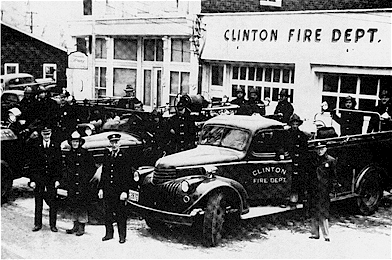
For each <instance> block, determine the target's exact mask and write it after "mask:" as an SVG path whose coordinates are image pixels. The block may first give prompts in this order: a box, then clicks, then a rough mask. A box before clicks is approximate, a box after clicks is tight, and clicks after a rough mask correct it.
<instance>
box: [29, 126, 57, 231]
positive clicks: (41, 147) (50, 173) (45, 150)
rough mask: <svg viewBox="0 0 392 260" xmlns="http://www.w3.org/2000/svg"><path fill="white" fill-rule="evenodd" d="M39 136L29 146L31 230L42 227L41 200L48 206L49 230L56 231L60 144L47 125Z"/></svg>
mask: <svg viewBox="0 0 392 260" xmlns="http://www.w3.org/2000/svg"><path fill="white" fill-rule="evenodd" d="M40 132H41V137H40V138H38V140H36V141H35V142H34V143H33V144H32V145H31V147H30V153H29V154H30V155H31V158H30V161H31V170H30V174H31V176H30V187H31V188H33V189H34V197H35V217H34V228H33V231H34V232H35V231H38V230H40V229H41V228H42V208H43V200H44V199H45V201H46V203H47V204H48V206H49V208H50V209H49V224H50V230H51V231H53V232H57V231H58V230H57V228H56V220H57V205H56V196H57V191H56V189H57V187H58V186H59V185H60V180H61V178H62V174H61V173H62V170H63V169H62V166H61V165H62V163H61V150H60V145H59V144H58V143H56V142H55V141H54V140H53V138H51V136H52V130H51V128H50V127H49V126H45V127H43V128H42V129H41V131H40Z"/></svg>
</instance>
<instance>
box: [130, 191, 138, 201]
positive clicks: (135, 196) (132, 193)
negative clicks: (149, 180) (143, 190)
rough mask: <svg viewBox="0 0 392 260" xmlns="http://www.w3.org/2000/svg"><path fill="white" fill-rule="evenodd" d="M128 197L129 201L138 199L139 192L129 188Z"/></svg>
mask: <svg viewBox="0 0 392 260" xmlns="http://www.w3.org/2000/svg"><path fill="white" fill-rule="evenodd" d="M128 199H129V200H131V201H136V202H138V201H139V192H138V191H133V190H129V194H128Z"/></svg>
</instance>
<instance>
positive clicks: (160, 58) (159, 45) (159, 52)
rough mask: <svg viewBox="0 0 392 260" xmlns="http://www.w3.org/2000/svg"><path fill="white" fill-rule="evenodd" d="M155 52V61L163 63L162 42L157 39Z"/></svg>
mask: <svg viewBox="0 0 392 260" xmlns="http://www.w3.org/2000/svg"><path fill="white" fill-rule="evenodd" d="M156 45H157V46H156V47H157V48H156V50H157V59H156V60H157V61H163V40H162V39H157V40H156Z"/></svg>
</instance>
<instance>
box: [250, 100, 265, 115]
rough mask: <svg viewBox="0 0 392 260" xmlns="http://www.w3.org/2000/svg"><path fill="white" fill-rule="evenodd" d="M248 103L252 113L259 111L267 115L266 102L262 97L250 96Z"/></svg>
mask: <svg viewBox="0 0 392 260" xmlns="http://www.w3.org/2000/svg"><path fill="white" fill-rule="evenodd" d="M248 105H249V107H250V110H251V113H252V114H253V113H258V114H260V115H262V116H264V115H265V104H264V102H263V101H261V100H260V99H252V98H250V99H249V101H248Z"/></svg>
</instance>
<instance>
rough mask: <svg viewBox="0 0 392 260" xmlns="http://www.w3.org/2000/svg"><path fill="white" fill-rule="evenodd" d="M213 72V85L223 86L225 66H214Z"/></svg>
mask: <svg viewBox="0 0 392 260" xmlns="http://www.w3.org/2000/svg"><path fill="white" fill-rule="evenodd" d="M211 71H212V77H211V78H212V82H211V83H212V85H214V86H223V65H213V66H212V67H211Z"/></svg>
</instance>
